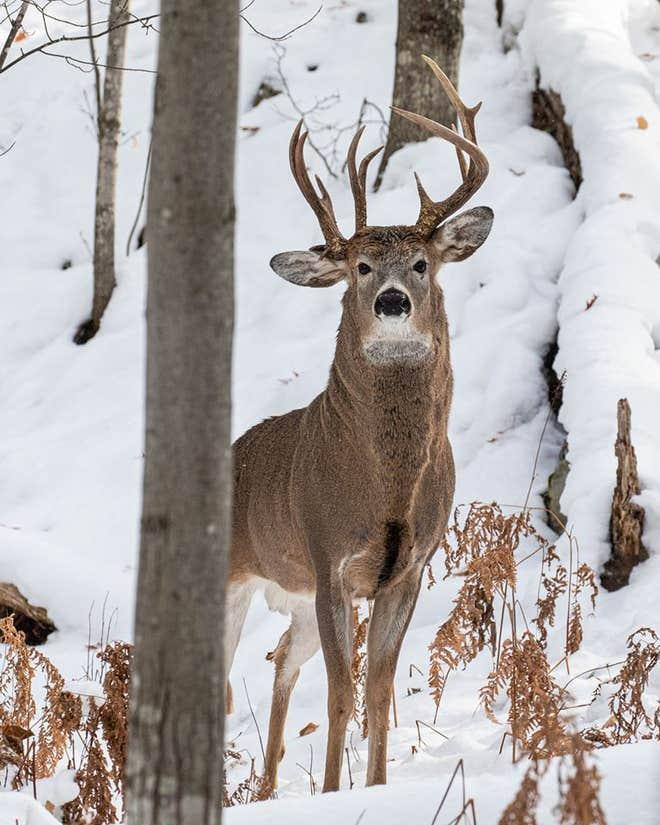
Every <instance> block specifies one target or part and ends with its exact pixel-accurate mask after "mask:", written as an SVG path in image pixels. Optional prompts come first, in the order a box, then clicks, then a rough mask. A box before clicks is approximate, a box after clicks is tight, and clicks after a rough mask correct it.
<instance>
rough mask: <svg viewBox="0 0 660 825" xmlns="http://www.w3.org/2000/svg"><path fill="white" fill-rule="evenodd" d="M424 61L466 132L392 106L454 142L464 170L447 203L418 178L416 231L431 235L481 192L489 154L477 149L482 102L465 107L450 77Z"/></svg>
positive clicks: (486, 172) (435, 65) (424, 126)
mask: <svg viewBox="0 0 660 825" xmlns="http://www.w3.org/2000/svg"><path fill="white" fill-rule="evenodd" d="M424 60H425V62H426V63H427V64H428V65H429V66H430V67H431V69H432V70H433V73H434V74H435V76H436V77H437V78H438V80H439V81H440V84H441V85H442V88H443V89H444V90H445V92H446V94H447V96H448V97H449V99H450V100H451V102H452V105H453V106H454V108H455V109H456V111H457V112H458V117H459V120H460V123H461V127H462V129H463V134H462V135H461V134H459V132H458V131H457V130H456V129H455V128H454V129H448V128H447V127H446V126H443V125H442V124H441V123H436V121H434V120H430V119H429V118H427V117H424V116H423V115H418V114H415V113H414V112H407V111H405V109H398V108H396V107H394V106H393V107H392V110H393V111H394V112H396V113H397V114H399V115H401V116H402V117H405V118H406V119H407V120H410V121H412V122H413V123H416V124H417V125H418V126H421V127H423V128H424V129H426V130H427V131H429V132H430V133H431V134H432V135H436V136H437V137H440V138H442V139H443V140H446V141H447V142H448V143H451V144H452V146H453V147H454V148H455V149H456V155H457V158H458V163H459V166H460V170H461V177H462V179H463V182H462V183H461V185H460V186H459V187H458V188H457V189H456V190H455V191H454V192H453V193H452V194H451V195H450V196H449V197H448V198H446V199H445V200H443V201H433V200H432V199H431V198H430V197H429V196H428V194H427V193H426V191H425V189H424V187H423V186H422V183H421V181H420V180H419V177H418V176H417V175H415V178H416V180H417V190H418V192H419V198H420V209H419V217H418V218H417V224H416V225H417V228H418V229H419V230H420V231H421V232H425V233H430V232H432V231H433V230H434V229H435V227H436V226H438V224H439V223H441V221H443V220H445V219H446V218H448V217H449V216H450V215H452V214H453V213H454V212H456V211H457V210H458V209H460V208H461V206H463V204H465V203H466V202H467V201H468V200H469V199H470V198H471V197H472V195H473V194H474V193H475V192H476V191H477V189H479V187H480V186H481V185H482V184H483V182H484V181H485V180H486V178H487V176H488V160H487V158H486V155H485V154H484V153H483V152H482V151H481V149H480V148H479V147H478V146H477V136H476V129H475V118H476V116H477V113H478V111H479V109H480V108H481V103H478V104H477V105H476V106H472V107H469V106H466V105H465V104H464V103H463V101H462V100H461V98H460V97H459V95H458V92H457V91H456V89H455V88H454V86H453V85H452V83H451V81H450V80H449V78H448V77H447V76H446V75H445V73H444V72H443V71H442V69H441V68H440V67H439V66H438V65H437V63H435V61H433V60H431V58H429V57H424ZM462 152H465V154H466V155H467V156H468V157H469V159H470V163H469V166H468V168H467V169H466V168H465V158H464V157H463V155H462Z"/></svg>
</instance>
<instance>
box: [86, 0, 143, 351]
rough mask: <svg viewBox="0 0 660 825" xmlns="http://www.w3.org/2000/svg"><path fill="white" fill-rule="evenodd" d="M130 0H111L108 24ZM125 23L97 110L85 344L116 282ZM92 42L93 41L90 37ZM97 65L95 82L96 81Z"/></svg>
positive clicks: (113, 45) (113, 41)
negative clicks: (91, 290) (91, 273)
mask: <svg viewBox="0 0 660 825" xmlns="http://www.w3.org/2000/svg"><path fill="white" fill-rule="evenodd" d="M129 3H130V0H111V3H110V15H109V18H108V23H109V28H111V27H112V26H117V24H121V23H124V22H125V21H126V20H128V18H129V13H130V9H129ZM127 31H128V26H125V25H120V26H119V28H111V31H110V33H109V34H108V50H107V54H106V69H105V77H104V80H103V95H101V94H100V91H99V89H98V87H97V100H100V101H101V106H100V109H99V111H98V113H97V132H98V142H99V155H98V163H97V168H96V204H95V212H94V297H93V299H92V315H91V317H90V318H89V320H88V321H86V322H85V323H84V324H82V325H81V326H80V328H79V329H78V331H77V333H76V336H75V338H74V340H75V342H76V343H77V344H84V343H86V342H87V341H89V339H90V338H93V337H94V335H96V333H97V332H98V331H99V328H100V326H101V319H102V318H103V313H104V312H105V310H106V308H107V306H108V304H109V303H110V298H111V297H112V293H113V292H114V289H115V286H116V283H117V281H116V278H115V181H116V177H117V147H118V145H119V134H120V131H121V92H122V76H123V70H122V67H123V65H124V56H125V53H126V33H127ZM90 42H93V41H90ZM99 82H100V81H99V75H98V69H97V74H96V83H97V84H98V83H99Z"/></svg>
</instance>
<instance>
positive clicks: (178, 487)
mask: <svg viewBox="0 0 660 825" xmlns="http://www.w3.org/2000/svg"><path fill="white" fill-rule="evenodd" d="M238 20H239V16H238V5H237V3H236V2H234V0H214V2H212V3H209V2H207V0H187V2H185V3H184V2H183V0H163V4H162V15H161V33H160V47H159V76H158V86H157V91H156V107H155V115H154V136H153V153H152V174H151V183H150V188H149V205H148V226H149V254H148V260H149V287H148V306H147V422H146V464H145V475H144V500H143V511H142V533H141V547H140V570H139V578H138V597H137V611H136V630H135V665H134V679H133V685H134V688H133V694H132V703H131V720H130V725H131V727H130V737H129V756H128V769H127V805H128V814H129V822H130V823H131V825H156V823H157V825H217V824H218V823H219V822H220V819H221V811H222V808H221V803H222V761H223V760H222V754H223V726H224V685H225V675H224V673H223V659H224V651H223V648H224V645H223V630H224V627H223V626H224V597H225V593H224V590H225V574H226V564H227V556H228V552H229V544H230V514H231V511H230V504H231V445H230V387H231V340H232V327H233V237H234V199H233V170H234V141H235V129H236V100H237V74H238ZM219 38H220V39H219Z"/></svg>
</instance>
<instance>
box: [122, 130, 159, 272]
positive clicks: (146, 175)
mask: <svg viewBox="0 0 660 825" xmlns="http://www.w3.org/2000/svg"><path fill="white" fill-rule="evenodd" d="M152 144H153V134H152V136H151V137H150V138H149V151H148V152H147V161H146V163H145V164H144V177H143V178H142V191H141V192H140V202H139V203H138V208H137V212H136V213H135V220H134V221H133V226H131V231H130V232H129V233H128V240H127V241H126V257H127V258H128V256H129V255H130V254H131V241H132V240H133V235H134V234H135V230H136V229H137V225H138V223H139V221H140V215H141V214H142V207H143V206H144V199H145V196H146V193H147V181H148V180H149V167H150V166H151V147H152Z"/></svg>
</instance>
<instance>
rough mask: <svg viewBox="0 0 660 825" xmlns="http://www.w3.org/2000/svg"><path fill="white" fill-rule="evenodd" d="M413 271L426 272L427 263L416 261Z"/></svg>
mask: <svg viewBox="0 0 660 825" xmlns="http://www.w3.org/2000/svg"><path fill="white" fill-rule="evenodd" d="M413 269H414V270H415V272H426V261H423V260H419V261H415V263H414V264H413Z"/></svg>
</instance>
